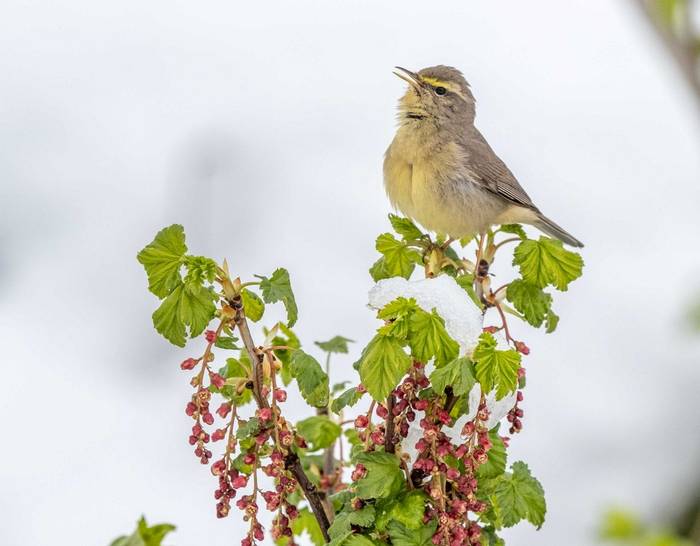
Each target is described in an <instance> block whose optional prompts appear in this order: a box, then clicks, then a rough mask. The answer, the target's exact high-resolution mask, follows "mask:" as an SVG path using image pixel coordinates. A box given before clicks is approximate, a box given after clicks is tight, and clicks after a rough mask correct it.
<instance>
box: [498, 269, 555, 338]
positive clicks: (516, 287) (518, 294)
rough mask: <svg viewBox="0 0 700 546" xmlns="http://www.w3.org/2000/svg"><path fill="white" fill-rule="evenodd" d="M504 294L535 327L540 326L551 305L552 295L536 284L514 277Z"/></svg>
mask: <svg viewBox="0 0 700 546" xmlns="http://www.w3.org/2000/svg"><path fill="white" fill-rule="evenodd" d="M506 296H507V298H508V300H509V301H510V302H511V303H512V304H513V305H514V306H515V308H516V309H517V310H518V311H520V312H521V313H522V314H523V316H524V317H525V320H527V321H528V322H529V323H530V324H532V325H533V326H534V327H535V328H539V327H540V326H542V323H543V322H544V320H545V318H547V314H548V313H549V309H550V307H551V306H552V296H550V295H549V294H547V293H546V292H543V291H542V289H541V288H540V287H539V286H537V285H536V284H534V283H532V282H528V281H524V280H522V279H516V280H514V281H513V282H511V283H510V284H509V285H508V288H507V290H506Z"/></svg>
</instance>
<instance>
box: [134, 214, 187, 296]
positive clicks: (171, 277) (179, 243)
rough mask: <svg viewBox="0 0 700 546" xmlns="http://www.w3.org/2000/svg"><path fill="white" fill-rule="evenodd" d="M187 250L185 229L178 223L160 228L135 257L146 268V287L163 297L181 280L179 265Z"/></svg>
mask: <svg viewBox="0 0 700 546" xmlns="http://www.w3.org/2000/svg"><path fill="white" fill-rule="evenodd" d="M185 252H187V246H186V245H185V230H184V229H183V227H182V226H180V225H178V224H173V225H172V226H170V227H167V228H165V229H162V230H160V231H159V232H158V234H157V235H156V237H155V239H153V242H151V243H150V244H148V245H146V247H144V249H143V250H141V252H139V253H138V255H137V256H136V259H137V260H138V261H139V263H140V264H141V265H143V267H144V269H145V270H146V275H147V276H148V289H149V290H150V291H151V292H153V293H154V294H155V295H156V296H158V297H159V298H160V299H163V298H165V297H166V296H167V295H168V294H170V292H172V291H173V290H174V289H175V288H176V287H177V286H178V285H179V284H180V282H181V280H182V279H181V276H180V266H181V265H182V260H183V257H184V255H185Z"/></svg>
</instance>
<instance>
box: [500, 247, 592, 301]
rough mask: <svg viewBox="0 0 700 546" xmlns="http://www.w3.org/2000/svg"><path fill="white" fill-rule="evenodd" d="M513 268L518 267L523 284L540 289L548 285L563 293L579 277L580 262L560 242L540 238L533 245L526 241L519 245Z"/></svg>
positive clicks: (581, 261) (575, 255) (581, 263)
mask: <svg viewBox="0 0 700 546" xmlns="http://www.w3.org/2000/svg"><path fill="white" fill-rule="evenodd" d="M513 265H517V266H519V268H520V275H521V276H522V278H523V279H524V280H526V281H529V282H532V283H534V284H536V285H537V286H539V287H540V288H544V287H545V286H547V285H548V284H551V285H553V286H554V287H555V288H557V289H558V290H562V291H564V290H567V288H568V286H569V283H570V282H571V281H573V280H575V279H577V278H579V277H580V276H581V272H582V271H583V258H581V256H580V255H579V254H577V253H576V252H571V251H570V250H566V249H565V248H564V246H563V244H562V242H561V241H557V240H556V239H550V238H549V237H544V236H542V237H540V238H539V239H538V240H537V241H535V240H534V239H526V240H525V241H523V242H522V243H520V244H519V245H518V246H517V247H516V248H515V251H514V254H513Z"/></svg>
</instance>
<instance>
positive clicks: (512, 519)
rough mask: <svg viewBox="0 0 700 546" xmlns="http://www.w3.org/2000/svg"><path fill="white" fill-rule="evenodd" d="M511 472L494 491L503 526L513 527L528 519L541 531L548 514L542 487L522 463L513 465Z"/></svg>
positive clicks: (500, 480)
mask: <svg viewBox="0 0 700 546" xmlns="http://www.w3.org/2000/svg"><path fill="white" fill-rule="evenodd" d="M511 470H512V473H507V474H505V475H504V476H502V477H501V478H500V479H499V481H498V483H497V484H496V488H495V490H494V497H495V499H496V502H497V504H498V510H499V513H500V516H501V519H502V520H503V525H504V526H505V527H512V526H513V525H515V524H516V523H518V522H519V521H520V520H522V519H526V520H527V521H529V522H530V523H532V524H533V525H534V526H535V527H537V528H538V529H539V528H540V527H541V526H542V524H543V523H544V516H545V513H546V512H547V505H546V502H545V500H544V490H543V489H542V485H540V482H539V481H537V480H536V479H535V478H534V477H532V475H531V474H530V469H529V468H528V467H527V465H526V464H525V463H523V462H521V461H518V462H516V463H513V465H512V466H511Z"/></svg>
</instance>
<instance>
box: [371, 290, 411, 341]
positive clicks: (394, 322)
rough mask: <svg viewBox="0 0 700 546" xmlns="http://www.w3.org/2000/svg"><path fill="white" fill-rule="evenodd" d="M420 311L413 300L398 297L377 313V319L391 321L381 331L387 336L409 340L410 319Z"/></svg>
mask: <svg viewBox="0 0 700 546" xmlns="http://www.w3.org/2000/svg"><path fill="white" fill-rule="evenodd" d="M418 309H420V308H419V307H418V304H417V303H416V300H414V299H413V298H403V297H398V298H396V299H395V300H393V301H390V302H389V303H387V304H386V305H385V306H384V307H383V308H382V309H380V310H379V312H378V313H377V318H380V319H382V320H386V321H389V324H385V325H384V326H382V327H381V328H380V329H379V333H381V334H382V335H385V336H393V337H396V338H398V339H407V338H408V334H409V331H410V319H411V317H412V316H413V313H414V312H415V311H416V310H418Z"/></svg>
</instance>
